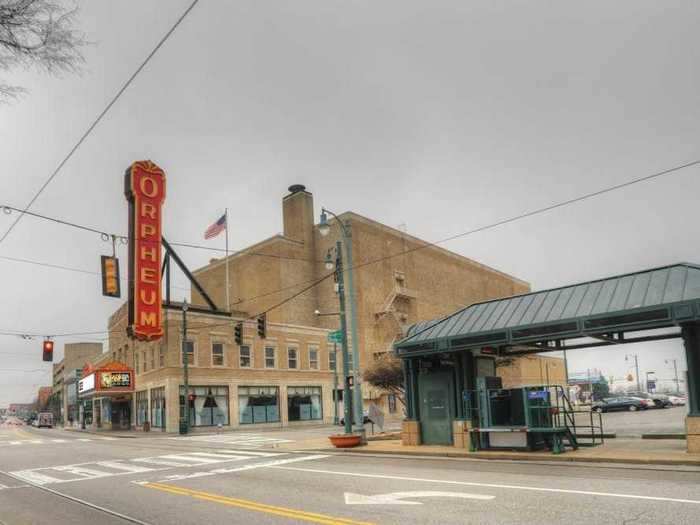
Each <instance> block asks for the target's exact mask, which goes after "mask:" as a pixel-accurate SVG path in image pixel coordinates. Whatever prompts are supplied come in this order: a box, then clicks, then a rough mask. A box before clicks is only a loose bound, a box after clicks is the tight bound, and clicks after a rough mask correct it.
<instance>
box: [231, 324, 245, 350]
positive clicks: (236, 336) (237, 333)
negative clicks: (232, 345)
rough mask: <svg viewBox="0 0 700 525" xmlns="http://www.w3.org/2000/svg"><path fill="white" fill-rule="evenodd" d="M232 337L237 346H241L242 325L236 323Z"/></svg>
mask: <svg viewBox="0 0 700 525" xmlns="http://www.w3.org/2000/svg"><path fill="white" fill-rule="evenodd" d="M233 337H234V339H235V340H236V344H237V345H238V346H241V345H242V344H243V323H236V326H234V327H233Z"/></svg>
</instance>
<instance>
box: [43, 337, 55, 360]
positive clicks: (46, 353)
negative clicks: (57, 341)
mask: <svg viewBox="0 0 700 525" xmlns="http://www.w3.org/2000/svg"><path fill="white" fill-rule="evenodd" d="M43 360H44V361H53V341H49V340H48V339H47V340H46V341H44V347H43Z"/></svg>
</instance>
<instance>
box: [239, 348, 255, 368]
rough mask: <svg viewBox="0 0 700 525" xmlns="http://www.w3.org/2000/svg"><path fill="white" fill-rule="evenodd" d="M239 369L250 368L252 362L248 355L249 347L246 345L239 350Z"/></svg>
mask: <svg viewBox="0 0 700 525" xmlns="http://www.w3.org/2000/svg"><path fill="white" fill-rule="evenodd" d="M239 352H240V361H241V365H240V366H241V368H250V364H251V361H252V356H251V355H250V347H249V346H248V345H243V346H241V347H240V349H239Z"/></svg>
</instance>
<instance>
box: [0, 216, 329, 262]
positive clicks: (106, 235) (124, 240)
mask: <svg viewBox="0 0 700 525" xmlns="http://www.w3.org/2000/svg"><path fill="white" fill-rule="evenodd" d="M0 210H3V211H4V212H5V213H6V214H9V213H12V212H13V211H14V212H19V213H20V214H24V215H29V216H30V217H35V218H37V219H42V220H45V221H49V222H55V223H56V224H61V225H63V226H69V227H71V228H76V229H78V230H83V231H87V232H90V233H96V234H98V235H100V237H101V238H102V240H103V241H105V242H107V241H109V240H110V239H113V240H115V241H116V240H117V239H119V241H120V242H121V243H122V244H127V242H128V237H127V236H126V235H122V234H119V233H110V232H107V231H103V230H99V229H97V228H95V227H93V226H87V225H85V224H78V223H76V222H71V221H67V220H64V219H59V218H57V217H50V216H48V215H43V214H41V213H36V212H32V211H27V210H22V209H20V208H16V207H14V206H10V205H9V204H0ZM141 242H152V243H154V244H156V243H158V244H159V241H144V240H142V241H141ZM170 245H171V246H178V247H182V248H195V249H198V250H207V251H212V252H217V253H227V254H228V255H229V256H233V255H239V254H242V253H246V254H247V255H255V256H258V257H269V258H272V259H286V260H292V261H304V262H315V263H323V262H324V261H317V260H314V259H306V258H303V257H292V256H288V255H277V254H273V253H260V252H246V249H243V250H234V251H228V252H227V251H226V250H225V249H223V248H214V247H213V246H204V245H201V244H195V243H185V242H170Z"/></svg>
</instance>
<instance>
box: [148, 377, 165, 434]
mask: <svg viewBox="0 0 700 525" xmlns="http://www.w3.org/2000/svg"><path fill="white" fill-rule="evenodd" d="M151 426H152V427H154V428H164V427H165V387H160V388H154V389H153V390H151Z"/></svg>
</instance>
